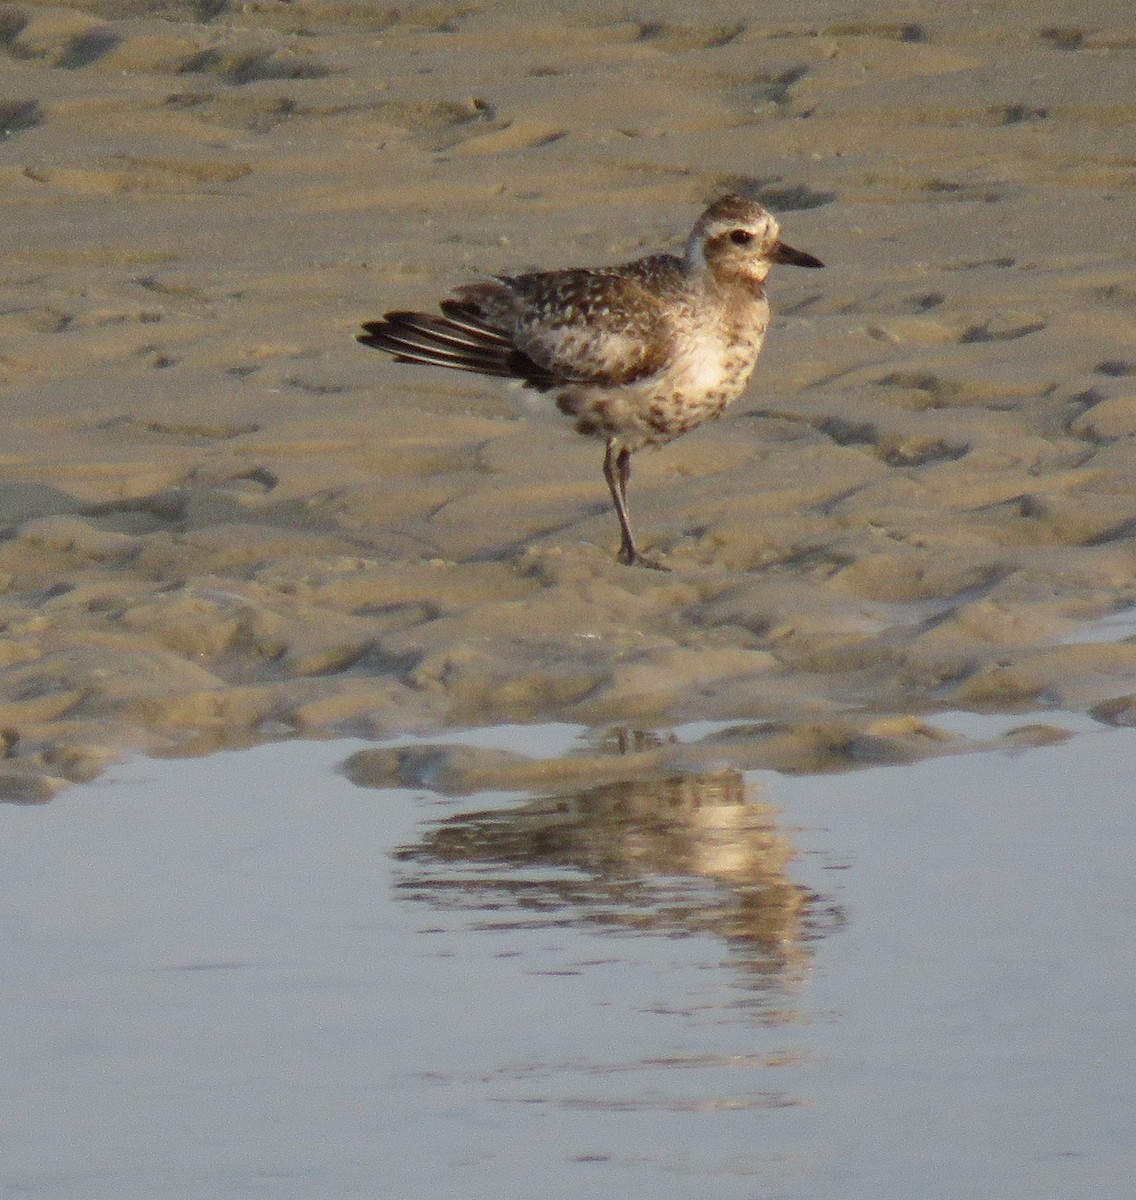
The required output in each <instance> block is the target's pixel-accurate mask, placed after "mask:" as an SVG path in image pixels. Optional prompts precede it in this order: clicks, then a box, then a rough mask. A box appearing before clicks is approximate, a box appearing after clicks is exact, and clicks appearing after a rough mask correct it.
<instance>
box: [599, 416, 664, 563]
mask: <svg viewBox="0 0 1136 1200" xmlns="http://www.w3.org/2000/svg"><path fill="white" fill-rule="evenodd" d="M603 473H604V478H605V479H606V480H607V486H608V491H610V492H611V502H612V504H614V505H615V515H616V516H617V517H618V518H619V529H620V534H621V537H620V542H619V553H618V554H617V555H616V557H617V558H618V559H619V561H620V562H621V563H626V565H627V566H629V567H634V566H639V567H651V568H653V569H654V570H656V571H668V570H670V568H669V567H664V566H663V565H662V563H658V562H655V560H654V559H652V558H648V557H647V556H646V555H645V554H640V553H639V551H638V549H637V548H636V546H635V538H634V536H633V535H632V533H631V519H630V517H629V516H628V515H627V481H628V480H629V479H630V478H631V451H630V450H628V449H627V447H626V446H622V447H621V448H620V450H619V453H618V454H616V453H615V438H608V440H607V450H606V451H605V452H604V463H603Z"/></svg>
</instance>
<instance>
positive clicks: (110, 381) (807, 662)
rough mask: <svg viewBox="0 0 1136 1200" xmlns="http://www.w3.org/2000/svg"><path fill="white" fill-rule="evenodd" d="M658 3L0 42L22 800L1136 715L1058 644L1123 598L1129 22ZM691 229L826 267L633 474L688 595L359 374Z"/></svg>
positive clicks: (587, 504) (503, 405)
mask: <svg viewBox="0 0 1136 1200" xmlns="http://www.w3.org/2000/svg"><path fill="white" fill-rule="evenodd" d="M683 11H685V10H684V9H683V8H682V6H679V5H668V4H657V5H655V6H653V7H652V9H651V10H650V12H649V13H648V12H646V11H644V13H643V14H641V15H629V10H627V9H626V7H624V6H617V5H613V4H607V3H579V4H577V3H573V4H567V5H561V6H559V7H558V9H557V11H556V12H555V13H552V12H544V11H541V12H535V13H534V12H533V10H532V8H531V6H529V5H523V4H520V3H515V4H514V3H508V2H507V3H499V4H476V3H466V4H461V3H454V4H409V5H403V6H400V7H398V8H393V7H392V8H390V9H386V8H382V7H381V6H374V5H370V4H361V3H350V2H338V3H337V2H333V0H327V2H326V3H323V2H320V0H304V2H299V3H292V4H285V3H275V2H273V0H264V2H262V3H254V4H240V5H237V4H226V3H213V4H199V3H198V4H191V3H181V4H179V3H169V4H162V5H154V4H151V3H149V2H145V3H144V2H142V0H138V2H132V0H119V2H111V0H108V2H106V3H95V2H91V3H83V4H74V5H72V6H69V7H62V6H55V5H41V4H34V3H32V4H28V3H23V4H5V5H0V55H2V56H3V58H2V60H3V65H4V89H3V93H2V94H0V205H2V206H3V209H4V220H3V222H2V223H0V281H2V284H0V291H2V294H3V301H2V303H0V336H2V341H0V387H2V388H3V397H4V399H3V403H4V413H5V421H4V439H3V444H2V445H0V529H2V530H3V540H2V541H0V628H2V635H0V730H3V741H2V745H3V747H4V749H3V757H2V758H0V775H2V776H3V778H4V779H5V780H7V783H6V784H5V786H6V787H7V788H8V789H9V792H10V794H11V795H13V796H16V795H24V796H27V795H31V796H38V795H46V794H50V792H51V791H52V790H53V789H54V788H56V787H58V786H62V785H63V784H64V783H65V782H67V781H69V780H75V779H83V778H89V777H91V776H92V775H94V774H96V773H97V772H98V771H99V770H101V769H102V768H103V767H104V766H105V764H106V763H107V762H109V761H112V760H113V758H114V756H116V755H117V754H120V753H122V752H123V751H124V750H125V749H129V748H141V749H147V750H153V751H157V750H162V749H178V750H192V749H204V748H208V747H210V746H213V745H218V744H226V743H230V742H233V741H242V740H256V739H260V738H271V737H283V736H292V735H294V734H295V733H297V732H299V733H303V734H312V735H317V734H326V733H329V732H335V731H351V732H362V733H365V734H368V735H382V734H386V733H390V732H395V731H402V730H414V729H436V728H444V727H446V726H448V725H455V724H479V723H490V722H494V721H500V720H512V721H532V720H541V719H549V718H554V719H558V720H567V721H574V722H580V723H582V724H586V725H593V726H597V727H604V726H607V725H618V724H630V725H633V726H636V727H641V728H648V729H660V730H661V729H665V728H666V727H667V726H668V724H671V723H674V722H676V721H680V720H689V719H694V718H700V719H701V718H709V719H715V720H726V721H738V722H739V723H740V724H739V728H741V729H748V728H751V727H753V728H757V727H760V729H761V730H762V732H761V734H760V736H758V735H756V734H755V735H754V737H752V738H750V739H749V741H748V742H747V740H746V738H745V737H744V736H742V737H739V738H738V739H733V741H732V742H731V745H732V749H731V751H730V755H729V757H731V759H732V760H735V761H745V762H747V763H748V762H751V761H756V762H760V761H769V762H772V761H774V756H773V752H772V751H771V750H770V751H769V754H768V755H766V757H765V758H764V759H763V757H762V756H763V753H765V751H764V750H763V749H762V748H763V747H766V748H767V747H769V746H771V745H772V742H771V741H770V739H769V730H770V729H775V731H776V733H777V739H778V740H777V750H776V756H775V761H776V764H777V765H778V766H780V767H782V768H784V769H793V768H794V766H796V767H797V768H799V769H804V768H805V767H808V768H810V769H811V768H815V767H816V766H818V765H820V766H840V765H849V764H852V763H854V762H856V761H861V760H862V756H863V746H864V745H865V743H864V742H863V741H859V742H858V741H857V738H858V737H861V736H863V737H868V738H874V739H877V741H878V739H880V738H883V739H885V740H886V739H888V738H892V739H899V740H898V741H894V745H896V746H900V742H901V741H903V740H904V739H906V741H905V742H903V746H901V747H900V749H899V750H897V751H896V752H897V753H899V754H901V755H902V754H909V755H914V756H918V754H921V753H930V752H941V751H942V750H943V749H944V748H949V747H950V746H953V743H949V744H948V743H945V742H944V739H943V738H941V737H939V736H938V735H937V732H936V731H935V729H934V725H933V721H934V713H935V711H937V710H940V709H943V708H951V707H978V708H994V709H999V710H1001V709H1006V710H1010V711H1021V712H1023V713H1028V712H1036V711H1037V710H1045V709H1053V708H1058V709H1059V708H1071V709H1076V710H1082V711H1089V710H1095V711H1097V712H1098V713H1099V714H1100V715H1101V717H1102V719H1107V720H1114V721H1115V720H1126V719H1127V714H1128V713H1129V712H1130V709H1131V705H1129V704H1127V702H1126V697H1128V696H1130V695H1131V694H1132V693H1133V691H1134V690H1136V689H1134V686H1133V679H1134V677H1136V648H1134V647H1133V646H1132V645H1131V644H1129V643H1128V642H1120V643H1115V644H1112V643H1107V642H1103V641H1102V642H1099V643H1093V642H1084V641H1077V642H1076V643H1068V642H1065V641H1064V640H1063V639H1065V638H1066V637H1067V636H1068V635H1069V634H1070V633H1071V632H1073V631H1075V630H1078V629H1081V628H1082V627H1083V626H1084V624H1085V623H1086V622H1091V621H1092V620H1094V619H1095V618H1097V617H1100V616H1102V615H1105V614H1108V613H1111V612H1115V611H1117V610H1119V609H1122V608H1124V607H1125V606H1127V605H1130V604H1132V603H1133V602H1134V600H1136V556H1134V554H1133V544H1132V537H1131V534H1132V530H1133V528H1134V527H1136V498H1134V497H1136V488H1134V487H1133V483H1134V480H1133V475H1134V471H1136V467H1134V456H1133V452H1132V451H1133V437H1134V436H1136V384H1134V378H1136V353H1134V352H1133V349H1132V346H1133V340H1132V328H1133V320H1134V318H1136V260H1134V255H1133V244H1132V237H1131V230H1132V229H1133V228H1136V220H1134V217H1136V212H1134V196H1136V144H1134V137H1133V133H1132V129H1133V121H1132V117H1133V115H1134V114H1136V23H1134V22H1133V19H1132V15H1131V11H1130V6H1129V5H1128V4H1127V3H1124V2H1121V0H1091V2H1090V3H1077V4H1073V3H1067V4H1064V5H1061V4H1057V5H1055V4H1046V5H1044V6H1034V5H1030V4H1026V5H1021V4H1017V5H1011V4H1009V3H1005V2H1003V0H989V2H988V3H986V4H984V5H981V6H967V7H966V9H965V10H963V9H961V8H957V9H956V8H953V7H952V8H949V9H948V10H945V11H942V12H936V13H934V14H931V15H923V14H920V15H919V16H918V17H917V18H916V17H915V16H914V15H913V8H912V6H910V5H904V4H886V3H883V4H877V5H868V6H865V5H863V4H851V3H840V2H837V0H805V2H804V3H802V4H799V5H797V6H795V7H794V9H793V11H792V13H791V14H783V15H782V16H779V17H777V18H774V17H771V16H770V15H769V14H762V15H761V16H756V15H755V14H754V12H753V6H752V5H747V4H742V3H740V2H736V3H728V2H719V3H713V4H710V5H707V6H703V7H702V8H700V10H699V16H698V18H697V19H693V18H691V17H689V16H682V15H681V13H682V12H683ZM724 187H737V188H742V189H744V190H745V191H747V193H748V194H750V195H753V196H755V197H756V198H758V199H760V200H761V201H762V202H763V203H765V204H767V205H768V206H769V207H771V208H773V209H774V210H775V211H776V212H777V213H778V215H779V217H780V218H781V220H782V223H783V226H784V228H785V231H786V238H787V239H788V240H789V241H790V242H791V243H792V244H794V245H798V246H801V247H802V248H804V249H807V250H810V251H812V252H814V253H816V254H818V255H819V256H820V257H821V258H823V259H824V260H825V261H826V262H827V263H828V264H829V269H828V270H827V271H825V272H823V273H822V272H818V273H815V277H814V276H813V275H812V273H810V275H809V277H804V273H802V274H801V275H796V274H794V273H792V272H789V271H787V270H785V271H781V272H779V273H778V274H777V275H775V277H774V279H773V286H772V298H773V305H774V311H775V323H774V327H773V329H772V331H771V333H770V337H769V341H768V344H767V347H766V350H765V352H764V355H763V358H762V361H761V363H760V365H759V368H758V372H757V376H756V378H755V381H754V383H753V385H752V386H751V388H750V390H749V392H748V393H747V395H746V396H745V397H744V398H743V400H742V401H740V402H739V404H738V405H737V406H736V407H735V408H734V409H733V410H731V411H730V413H729V414H727V416H726V417H725V418H724V419H723V420H722V421H720V422H716V423H714V424H712V425H710V426H708V427H705V428H703V429H702V430H699V431H698V432H697V433H695V434H693V435H690V436H689V437H687V438H685V439H682V440H681V441H679V442H678V443H675V444H674V445H672V446H670V447H668V448H666V449H665V450H663V451H661V452H659V453H658V454H643V455H640V456H638V459H637V462H636V478H635V483H634V504H635V513H636V519H637V521H638V523H639V526H640V530H641V536H642V537H643V539H644V542H645V543H646V544H647V545H652V544H653V546H654V548H655V549H656V550H657V551H660V552H662V553H663V554H664V555H666V556H667V558H668V560H669V561H670V562H671V563H672V565H673V566H674V567H675V571H674V574H673V575H671V576H667V577H660V576H656V575H655V574H653V573H650V572H638V571H633V570H627V569H625V568H621V567H619V566H618V565H617V564H615V563H614V562H613V561H612V554H613V549H614V546H615V544H616V542H617V531H616V529H615V528H614V521H613V520H612V519H611V517H610V513H609V512H608V509H607V500H606V495H605V492H604V488H603V483H602V479H601V478H600V475H599V460H600V455H601V452H602V448H601V447H600V446H599V445H598V444H597V445H593V444H591V443H587V442H584V441H583V440H581V439H574V438H573V437H571V436H570V435H569V434H567V433H564V432H562V431H560V430H559V429H557V428H554V427H552V426H545V425H541V424H537V423H532V422H527V421H521V420H518V419H516V418H515V417H514V416H513V414H512V412H511V409H510V407H509V405H508V403H507V401H506V399H505V397H504V396H503V394H502V393H501V392H500V391H499V390H496V389H495V388H494V387H493V386H492V385H491V384H485V383H483V381H480V380H477V379H473V378H465V377H458V378H453V377H450V376H448V375H443V374H442V373H440V372H431V371H425V370H412V369H400V368H398V367H396V366H393V365H390V364H388V363H386V362H384V361H383V360H382V358H381V356H379V355H375V354H373V353H370V352H368V351H366V350H364V349H362V348H359V347H356V346H355V345H354V344H353V342H352V340H351V339H352V334H353V331H354V328H355V326H356V325H357V323H358V322H359V321H360V320H362V319H365V318H368V317H374V316H377V315H379V314H380V313H381V311H382V310H383V309H384V308H385V307H411V306H419V305H429V304H431V303H433V302H434V300H435V299H436V298H437V297H438V296H439V295H441V294H444V293H445V291H446V290H448V288H449V287H451V286H452V285H453V284H455V283H459V282H462V281H466V280H469V279H471V278H475V277H476V276H477V275H478V274H481V273H485V272H491V271H494V270H516V269H523V268H525V267H530V266H536V265H539V266H558V265H559V266H563V265H577V264H594V263H602V262H610V261H615V260H618V259H620V258H622V257H629V256H632V255H636V254H640V253H643V252H646V251H647V250H653V249H656V248H667V247H673V246H674V245H675V244H676V242H677V240H678V239H679V238H680V237H681V236H682V235H683V234H684V233H685V231H686V229H687V228H688V227H689V224H690V221H691V219H692V218H693V216H694V215H696V213H697V211H698V209H699V207H700V206H701V205H702V204H703V203H704V202H705V200H706V199H707V198H708V197H710V196H712V195H713V194H714V193H715V192H716V191H719V190H721V189H722V188H724ZM1026 719H1032V718H1023V720H1026ZM818 731H819V732H818ZM881 731H882V732H881ZM794 739H796V740H794ZM735 743H736V744H735ZM908 743H910V744H908ZM876 744H877V742H872V745H876ZM857 745H858V746H860V750H855V747H856V746H857ZM747 746H748V749H747ZM794 747H796V748H797V751H798V752H797V753H796V757H794ZM818 747H823V748H824V750H823V753H822V752H820V751H818V749H817V748H818ZM877 752H878V753H879V754H881V755H882V754H883V751H882V750H878V751H872V753H873V754H875V753H877ZM715 753H717V751H716V752H715ZM858 755H859V756H860V757H858ZM869 757H870V755H869ZM884 757H886V755H884Z"/></svg>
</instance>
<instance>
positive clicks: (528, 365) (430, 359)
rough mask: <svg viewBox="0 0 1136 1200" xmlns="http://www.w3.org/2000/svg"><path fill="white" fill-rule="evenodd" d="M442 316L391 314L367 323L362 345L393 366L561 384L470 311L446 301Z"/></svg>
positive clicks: (543, 384)
mask: <svg viewBox="0 0 1136 1200" xmlns="http://www.w3.org/2000/svg"><path fill="white" fill-rule="evenodd" d="M442 311H443V312H444V313H445V314H446V315H445V316H441V317H439V316H434V315H432V314H430V313H420V312H389V313H387V314H386V315H385V316H384V317H383V319H382V320H381V321H368V322H367V323H365V324H364V325H363V332H362V333H360V334H359V335H358V341H360V342H361V343H362V344H363V345H364V346H370V347H372V348H373V349H376V350H385V351H386V352H387V353H388V354H393V355H394V359H395V362H404V363H422V364H424V365H427V366H434V367H449V368H450V369H451V370H454V371H472V372H474V373H475V374H477V375H494V376H497V377H500V378H504V379H522V380H524V381H525V382H526V383H528V384H529V385H530V386H531V387H535V388H541V389H543V388H548V387H551V386H553V385H554V384H555V383H557V382H558V381H557V379H556V378H555V377H554V376H552V375H551V374H550V373H549V372H548V371H546V370H545V369H544V368H543V367H540V366H538V365H537V364H536V363H535V362H533V361H532V359H530V358H529V357H528V355H526V354H524V353H522V352H521V351H520V350H518V349H517V348H516V347H515V346H514V345H513V343H512V341H511V340H510V339H509V337H508V335H507V334H504V333H502V332H501V330H499V329H494V328H493V327H492V326H491V325H488V324H486V323H485V322H484V321H483V320H482V319H481V318H480V317H479V316H478V314H477V312H476V310H474V309H473V308H472V307H471V306H469V305H465V304H462V303H460V302H458V301H451V300H447V301H444V302H443V304H442Z"/></svg>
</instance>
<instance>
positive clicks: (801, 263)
mask: <svg viewBox="0 0 1136 1200" xmlns="http://www.w3.org/2000/svg"><path fill="white" fill-rule="evenodd" d="M769 257H770V258H771V259H772V260H773V261H774V262H775V263H784V264H785V265H786V266H789V267H823V266H824V263H822V262H821V261H820V259H819V258H816V257H815V256H814V255H812V254H806V253H805V252H804V251H803V250H794V249H793V247H792V246H786V245H785V243H784V242H778V243H777V245H776V246H774V247H773V253H772V254H771V255H770V256H769Z"/></svg>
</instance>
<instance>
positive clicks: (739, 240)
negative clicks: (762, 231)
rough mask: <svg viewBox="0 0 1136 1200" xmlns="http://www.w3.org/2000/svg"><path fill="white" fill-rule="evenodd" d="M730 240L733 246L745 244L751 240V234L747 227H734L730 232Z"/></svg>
mask: <svg viewBox="0 0 1136 1200" xmlns="http://www.w3.org/2000/svg"><path fill="white" fill-rule="evenodd" d="M730 241H731V242H733V243H734V245H735V246H745V245H747V244H748V243H749V242H752V241H753V234H752V233H750V231H749V230H748V229H735V230H734V232H733V233H731V234H730Z"/></svg>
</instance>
